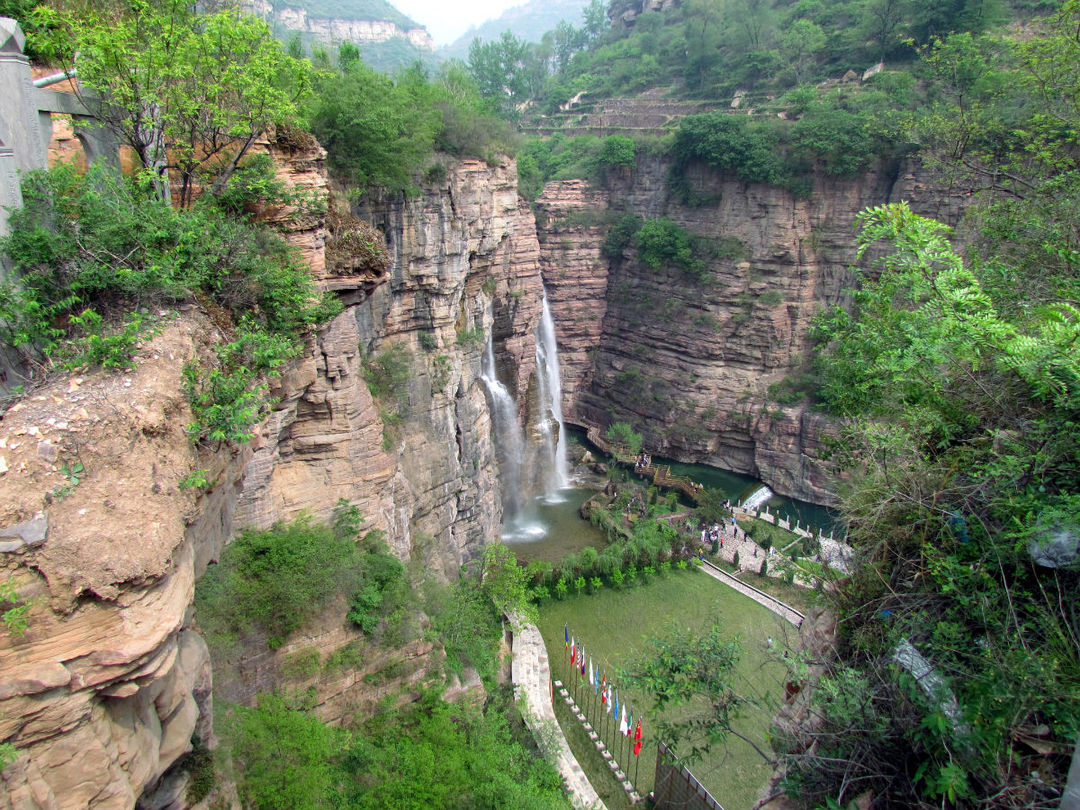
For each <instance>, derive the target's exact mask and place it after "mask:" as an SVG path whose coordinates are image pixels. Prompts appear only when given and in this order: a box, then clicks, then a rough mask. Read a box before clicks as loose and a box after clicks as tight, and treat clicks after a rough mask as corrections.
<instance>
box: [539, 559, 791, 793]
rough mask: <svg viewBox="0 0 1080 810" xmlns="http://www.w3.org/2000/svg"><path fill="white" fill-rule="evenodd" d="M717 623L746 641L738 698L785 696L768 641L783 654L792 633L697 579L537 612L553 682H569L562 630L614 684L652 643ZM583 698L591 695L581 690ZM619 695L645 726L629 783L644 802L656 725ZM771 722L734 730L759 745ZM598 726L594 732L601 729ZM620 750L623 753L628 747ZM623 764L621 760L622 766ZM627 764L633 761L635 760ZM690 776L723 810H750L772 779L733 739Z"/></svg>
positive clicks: (596, 767)
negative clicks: (621, 669) (657, 638)
mask: <svg viewBox="0 0 1080 810" xmlns="http://www.w3.org/2000/svg"><path fill="white" fill-rule="evenodd" d="M713 622H719V623H720V626H721V628H722V629H723V631H724V632H725V633H727V634H730V635H732V636H735V635H737V636H739V637H740V639H741V640H742V643H743V648H744V654H743V659H742V664H741V666H740V676H741V679H742V682H741V683H740V684H739V686H738V688H739V689H740V691H743V692H750V693H754V694H765V695H768V696H770V697H771V698H773V699H774V700H779V698H780V697H781V696H782V693H783V684H782V678H783V667H782V666H781V665H780V664H779V663H777V662H776V661H773V660H769V655H768V654H767V652H766V640H767V639H768V638H770V637H771V638H773V639H774V640H775V645H776V647H775V649H776V650H777V651H778V650H779V648H780V647H781V645H782V643H783V639H785V638H790V637H792V631H793V628H791V627H790V625H787V624H786V623H785V622H782V621H781V620H780V619H779V618H778V617H776V616H775V615H773V614H772V613H771V612H770V611H768V610H766V609H765V608H764V607H762V606H761V605H758V604H757V603H756V602H754V601H752V600H750V599H747V598H746V597H744V596H742V595H741V594H739V593H736V592H735V591H733V590H732V589H730V588H728V587H726V586H725V585H723V584H721V583H719V582H717V581H716V580H714V579H712V578H711V577H709V576H707V575H705V574H704V573H702V572H700V571H686V572H678V571H672V572H671V573H669V574H667V575H666V576H659V577H654V578H653V579H652V580H651V581H650V582H649V583H648V584H646V585H639V586H636V587H632V588H625V589H623V590H612V589H610V588H604V589H602V590H601V591H600V592H599V593H596V594H594V595H593V596H582V597H570V598H568V599H566V600H564V601H562V602H558V601H556V602H551V603H548V604H547V605H545V606H544V607H543V608H542V609H541V611H540V622H539V626H540V632H541V633H542V634H543V636H544V641H545V643H546V644H547V647H548V654H549V656H550V658H551V661H552V672H553V676H554V677H555V678H558V679H560V680H563V681H564V682H565V681H568V680H569V677H568V673H567V669H566V663H565V662H566V654H565V651H564V646H563V624H564V623H565V624H567V625H568V626H569V628H570V631H571V633H573V634H574V636H575V637H576V638H577V639H578V640H581V641H584V643H585V646H586V649H587V651H588V653H589V654H590V655H591V656H592V657H593V660H594V661H595V662H600V661H603V666H602V668H601V672H607V673H608V676H609V678H610V677H612V676H613V674H614V673H615V671H616V669H617V668H618V667H620V666H622V667H627V666H628V665H629V664H630V662H631V661H632V660H633V659H634V658H635V656H640V655H642V654H644V653H645V651H646V650H648V649H649V644H648V639H649V638H652V637H655V636H658V635H664V634H666V633H668V632H670V631H671V630H673V629H675V628H679V627H682V628H690V629H693V630H695V631H698V632H701V631H704V630H706V629H707V628H708V627H709V626H710V625H711V624H712V623H713ZM578 683H579V684H580V680H579V681H578ZM590 691H591V690H590ZM579 694H581V695H587V694H588V693H587V692H586V691H585V689H584V688H580V687H579ZM620 694H621V697H622V699H623V700H624V702H628V703H629V704H630V706H631V708H632V709H633V711H634V717H635V720H636V719H637V718H641V719H642V720H643V724H642V731H643V734H644V739H645V744H644V746H643V747H642V751H641V755H640V760H641V761H640V764H638V763H634V762H630V763H628V764H629V767H630V775H631V776H634V773H635V770H636V771H637V774H638V779H637V781H636V784H637V786H638V788H639V790H640V791H641V793H642V795H645V794H647V793H648V792H649V791H650V790H651V789H652V785H653V770H654V768H655V764H656V743H655V738H654V737H653V733H652V731H653V729H654V727H655V723H654V720H653V718H651V717H650V716H649V715H648V713H647V710H648V709H649V708H651V707H650V706H647V705H646V704H645V703H644V702H643V701H642V700H641V698H640V696H638V695H635V694H633V693H628V692H627V691H626V690H620ZM556 698H557V699H558V696H557V695H556ZM593 700H594V701H595V694H594V698H593ZM587 702H588V701H587V697H579V703H581V704H583V705H587ZM673 711H679V710H678V709H676V710H673ZM682 711H683V712H686V711H687V710H686V709H683V710H682ZM639 712H640V713H639ZM564 718H565V715H561V716H560V719H561V720H562V719H564ZM770 722H771V712H769V711H759V712H756V713H755V714H753V715H748V716H746V717H745V718H742V719H741V720H740V721H739V723H738V724H737V725H736V728H738V730H739V731H740V732H742V733H744V734H746V735H747V736H750V737H752V738H753V739H754V740H756V741H758V742H759V743H761V742H763V741H764V740H765V738H766V733H767V731H768V728H769V724H770ZM594 725H597V722H596V721H594ZM604 738H605V739H606V740H608V741H609V745H610V740H611V735H610V733H605V734H604ZM582 747H583V748H585V749H586V753H589V754H592V755H593V756H595V757H596V762H595V763H593V764H592V765H590V764H589V763H587V762H582V766H583V767H584V768H585V770H586V773H588V774H589V775H590V778H593V775H594V774H596V773H599V774H600V775H601V776H603V775H605V774H606V773H607V769H606V767H605V766H604V764H603V762H602V761H601V760H600V755H599V754H596V753H595V750H590V749H588V747H587V746H582ZM575 749H577V746H575ZM622 750H623V751H624V752H625V745H624V747H623V749H622ZM575 753H578V757H579V759H582V758H583V757H582V754H581V753H580V752H579V751H578V750H576V751H575ZM626 759H627V757H625V756H623V757H620V761H621V762H625V761H626ZM628 759H629V760H633V759H634V757H633V755H632V754H631V755H630V756H629V757H628ZM690 770H691V771H692V772H693V773H694V774H695V775H696V776H697V777H698V778H699V779H700V780H701V781H702V783H703V784H704V785H705V786H706V787H707V788H708V789H709V791H710V792H711V793H712V794H713V796H715V797H716V799H717V800H718V801H719V802H720V803H721V804H722V805H723V806H724V807H725V808H726V810H746V808H750V807H752V806H753V804H754V802H755V801H756V800H757V796H758V793H759V791H760V790H761V788H762V786H763V785H764V784H765V782H766V780H767V779H768V778H769V775H770V772H771V769H770V768H769V766H768V765H767V764H766V763H765V762H764V761H763V760H762V759H761V757H760V756H758V755H757V754H756V753H755V752H754V751H753V749H752V748H750V746H748V745H746V744H745V743H744V742H742V741H741V740H738V739H736V738H734V737H732V738H731V739H730V741H729V742H728V744H727V745H726V746H724V747H722V748H714V750H713V751H712V752H711V754H710V755H709V757H708V758H707V759H704V760H701V761H699V762H696V763H691V764H690ZM597 788H598V790H601V792H602V793H606V792H607V790H606V789H601V787H600V786H597ZM613 806H615V805H613Z"/></svg>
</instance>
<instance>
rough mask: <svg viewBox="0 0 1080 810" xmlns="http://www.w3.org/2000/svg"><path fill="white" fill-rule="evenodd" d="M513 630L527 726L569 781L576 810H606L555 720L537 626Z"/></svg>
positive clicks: (514, 676) (514, 674)
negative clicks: (587, 809)
mask: <svg viewBox="0 0 1080 810" xmlns="http://www.w3.org/2000/svg"><path fill="white" fill-rule="evenodd" d="M513 626H514V642H513V664H512V667H511V680H512V681H513V684H514V695H515V697H516V698H517V699H518V700H519V701H523V702H524V703H525V707H524V709H523V711H522V713H523V714H524V716H525V725H527V726H528V727H529V730H530V731H532V733H533V736H534V737H535V738H536V741H537V744H539V746H540V749H541V750H542V751H543V752H544V756H546V757H548V758H549V759H552V760H554V764H555V767H556V768H558V769H559V773H560V774H562V777H563V779H565V780H566V786H567V787H568V788H569V790H570V795H571V796H572V798H573V802H574V806H575V807H580V808H597V810H606V807H605V805H604V803H603V802H602V801H600V797H599V796H598V795H597V793H596V791H595V790H594V789H593V786H592V784H590V782H589V779H588V777H587V776H585V771H583V770H582V769H581V765H580V764H578V761H577V758H576V757H575V756H574V753H573V751H571V750H570V746H569V744H568V743H567V742H566V737H565V736H563V733H562V729H561V728H559V722H558V720H556V719H555V709H554V707H553V706H552V703H551V667H550V665H549V663H548V655H547V648H546V647H545V646H544V639H543V637H542V636H541V635H540V631H539V630H538V629H537V627H536V625H534V624H529V623H527V622H522V621H518V620H514V621H513Z"/></svg>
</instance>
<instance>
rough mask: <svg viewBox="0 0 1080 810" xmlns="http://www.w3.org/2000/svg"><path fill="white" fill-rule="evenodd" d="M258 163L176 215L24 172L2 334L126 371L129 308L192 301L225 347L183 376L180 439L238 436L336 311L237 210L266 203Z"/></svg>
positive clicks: (140, 180)
mask: <svg viewBox="0 0 1080 810" xmlns="http://www.w3.org/2000/svg"><path fill="white" fill-rule="evenodd" d="M259 165H261V164H257V165H256V168H255V169H252V170H251V172H250V173H247V172H246V170H245V172H240V176H239V178H234V182H233V183H231V184H230V185H228V186H226V188H225V196H224V197H223V198H222V199H220V200H217V199H215V198H213V197H210V196H209V195H207V196H204V197H203V198H201V199H200V200H198V201H197V202H196V204H195V205H194V206H193V207H191V208H189V209H174V208H172V207H171V206H169V205H167V204H166V203H163V202H161V201H160V200H158V199H157V198H156V196H155V195H154V194H153V192H152V183H151V182H150V181H149V180H148V179H147V178H146V177H145V176H138V177H135V178H132V179H127V178H122V177H118V176H116V175H115V174H113V173H112V172H110V171H108V170H106V169H104V168H101V167H99V166H92V167H91V168H90V169H89V170H88V171H87V173H86V174H85V175H79V174H78V173H77V172H75V170H74V169H73V168H72V167H71V166H68V165H66V164H65V165H60V166H58V167H56V168H55V169H52V170H50V171H49V172H41V171H39V172H30V173H29V174H27V175H26V176H25V177H24V178H23V184H22V188H23V199H24V206H23V208H21V209H19V210H17V211H14V212H13V213H12V216H11V234H10V235H9V236H7V237H5V238H4V239H3V240H0V250H2V251H3V252H4V253H6V254H7V255H8V256H9V257H10V258H11V259H12V265H13V272H14V278H15V283H14V284H13V285H12V286H11V287H10V288H8V289H7V290H6V291H5V292H6V295H0V324H3V329H4V332H5V335H4V337H5V338H6V339H7V341H8V342H9V343H11V345H13V346H15V347H18V348H20V350H22V351H23V352H24V353H25V354H28V355H37V353H40V354H41V355H43V356H44V357H45V358H46V360H47V361H53V360H60V361H62V362H65V363H68V364H72V363H74V364H80V363H93V364H100V365H103V366H105V367H125V366H128V365H130V364H131V362H132V356H133V353H134V351H135V348H136V347H137V343H138V340H139V338H140V337H141V336H142V335H143V334H144V331H145V319H144V316H143V315H142V314H141V312H140V311H139V308H140V307H147V306H163V305H164V306H167V305H169V304H170V303H173V302H176V301H179V300H182V299H185V298H188V297H191V296H192V295H193V296H194V297H195V298H196V299H197V300H198V301H199V302H200V303H201V304H202V305H203V307H204V308H205V309H206V310H207V311H208V312H209V313H210V314H211V316H212V317H214V319H215V321H217V322H218V323H219V325H220V326H221V327H222V328H223V329H226V330H232V329H234V328H235V330H236V332H237V334H238V338H237V339H236V340H234V341H233V342H232V343H230V344H229V345H227V346H226V347H223V348H222V349H219V351H218V356H217V358H216V359H215V360H212V361H210V362H208V363H207V362H204V363H203V364H201V365H199V366H192V371H190V372H188V373H187V374H186V375H185V389H186V391H187V393H188V395H189V398H190V400H191V402H192V406H193V410H195V411H196V424H195V425H194V426H193V427H192V428H191V430H190V432H191V433H192V435H193V436H194V437H195V438H198V439H210V438H213V439H215V440H217V441H219V442H220V441H225V440H229V441H243V440H245V439H246V438H247V437H250V435H251V431H250V427H251V426H252V425H253V424H254V422H255V421H257V420H258V419H259V418H261V415H262V413H263V412H264V411H265V408H266V407H267V405H268V402H267V400H266V398H265V388H264V387H262V386H263V384H262V377H263V375H265V374H266V373H267V372H270V371H272V370H274V369H276V368H277V367H278V366H280V365H281V364H282V363H284V362H285V361H286V360H288V359H289V358H290V357H292V356H294V355H295V353H296V351H297V347H298V345H299V342H298V337H299V335H300V333H301V332H303V331H304V330H305V329H307V328H309V327H311V326H313V325H316V324H318V323H322V322H323V321H325V320H326V319H328V318H329V317H332V316H333V315H334V314H336V313H337V312H338V311H340V305H339V304H338V303H337V302H336V300H335V299H333V298H331V297H328V296H324V295H319V294H318V293H317V292H316V289H315V286H314V283H313V281H312V279H311V278H310V276H309V275H308V273H307V271H306V268H304V267H303V266H302V265H300V263H299V262H298V261H297V260H296V259H295V257H294V256H293V254H292V252H291V251H290V249H289V248H288V247H287V245H286V244H285V242H284V241H283V240H282V239H280V238H279V237H278V236H276V235H274V234H272V233H270V232H269V231H267V230H266V229H265V228H263V227H261V226H257V225H255V224H252V223H251V222H250V221H249V220H248V219H246V218H245V217H244V216H242V215H238V214H237V213H236V210H237V209H238V208H240V209H242V208H244V206H246V205H247V203H248V202H250V201H252V200H253V199H254V198H256V197H257V198H259V199H264V198H266V197H268V196H272V195H273V194H274V192H273V190H272V189H271V188H270V187H269V186H267V185H266V184H264V183H260V182H256V179H257V177H258V176H260V175H259V172H260V171H263V169H258V166H259ZM264 168H265V167H264ZM253 178H256V179H253ZM245 184H246V185H245ZM217 405H220V406H221V407H220V408H216V409H215V406H217ZM211 434H213V435H212V436H211Z"/></svg>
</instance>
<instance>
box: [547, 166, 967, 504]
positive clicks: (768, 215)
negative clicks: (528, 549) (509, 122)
mask: <svg viewBox="0 0 1080 810" xmlns="http://www.w3.org/2000/svg"><path fill="white" fill-rule="evenodd" d="M666 176H667V167H666V166H665V165H664V164H663V163H662V162H661V161H659V160H657V159H654V158H645V159H643V160H642V161H641V162H640V164H639V166H638V167H637V169H635V170H634V171H632V172H629V173H626V174H623V175H615V174H613V175H611V176H609V178H608V180H607V187H606V188H604V189H597V188H592V187H590V186H589V185H588V184H587V183H585V182H584V181H579V180H568V181H563V182H558V183H551V184H549V185H548V187H547V188H546V189H545V190H544V193H543V194H542V195H541V197H540V199H539V201H538V203H537V205H538V208H539V211H540V216H539V219H540V221H541V223H542V224H541V226H540V227H539V229H538V237H539V242H540V248H541V250H540V265H541V269H542V272H543V274H544V281H545V284H546V285H547V288H548V293H549V296H550V297H551V300H552V308H553V312H554V317H555V323H556V328H557V331H558V337H559V344H560V350H561V352H562V357H563V361H562V362H563V372H564V377H565V379H564V381H563V391H564V398H565V399H566V402H564V411H565V413H566V414H568V418H569V419H571V421H574V422H577V423H579V424H581V425H584V426H594V425H595V426H600V427H602V428H603V427H606V426H607V425H609V424H610V423H611V422H613V421H625V422H628V423H630V424H631V426H632V427H633V428H634V429H635V430H636V431H638V432H641V433H642V434H643V435H644V437H645V443H646V446H647V447H648V448H649V449H650V450H651V451H652V452H654V453H658V454H660V455H664V456H670V457H674V458H679V459H682V460H685V461H693V462H698V463H703V464H709V465H713V466H716V467H721V468H723V469H727V470H732V471H735V472H740V473H745V474H748V475H751V476H754V477H756V478H760V479H762V480H764V481H765V482H767V483H768V484H769V485H770V486H771V487H772V488H773V489H774V490H775V491H777V492H779V493H781V494H786V495H791V496H794V497H798V498H802V499H805V500H809V501H813V502H817V503H829V502H831V500H832V497H833V495H832V490H833V486H834V484H833V482H832V480H831V473H830V470H829V469H828V468H827V467H826V466H825V465H823V464H822V462H821V461H820V459H821V453H820V450H821V446H822V443H823V441H825V439H826V437H827V436H828V435H829V433H830V431H831V430H832V429H833V428H832V427H831V426H830V424H829V422H828V421H827V420H826V419H824V418H823V417H821V416H820V415H819V414H816V413H814V412H813V411H811V410H809V409H808V406H807V405H806V404H805V402H799V400H800V399H802V398H801V397H800V396H799V395H798V394H797V393H795V394H794V395H792V394H791V393H790V392H791V391H792V390H795V389H797V387H798V384H799V375H800V374H805V373H807V372H808V371H809V358H810V354H811V350H812V347H811V343H810V339H809V328H810V324H811V321H812V319H813V317H814V315H815V314H817V313H818V312H820V311H822V310H823V309H824V308H825V307H828V306H831V305H834V304H838V303H845V302H847V301H848V300H849V296H850V292H849V290H850V288H851V286H852V284H853V281H854V277H853V275H852V274H851V273H850V271H849V270H848V267H849V266H850V265H851V263H852V262H854V260H855V240H854V229H853V223H854V219H855V215H856V213H857V212H858V211H860V210H862V209H863V208H865V207H867V206H870V205H878V204H881V203H885V202H891V201H895V200H900V199H907V200H909V201H911V203H912V206H913V208H915V209H916V210H917V211H919V212H920V213H924V214H927V215H930V216H936V217H939V218H942V219H944V220H945V221H947V222H955V221H956V220H957V219H958V216H959V213H960V212H961V211H962V210H963V207H964V205H965V204H966V202H967V201H968V197H967V195H966V194H965V193H963V192H956V193H955V194H954V193H950V192H949V191H948V190H947V189H942V188H940V187H939V186H937V185H936V184H935V183H934V182H932V180H931V179H927V173H926V172H924V171H923V170H922V169H921V168H920V167H919V166H918V165H917V164H904V165H900V166H892V167H885V168H882V169H879V170H876V171H872V172H868V173H867V174H866V175H864V176H861V177H859V178H856V179H853V180H849V181H839V180H834V179H829V178H818V179H817V180H816V182H815V185H814V188H813V191H812V193H811V194H810V195H809V196H807V197H806V198H796V197H794V196H793V195H792V194H791V193H789V192H787V191H784V190H782V189H778V188H773V187H767V186H759V185H746V184H743V183H740V182H738V181H736V180H734V179H732V178H730V177H726V176H723V175H719V174H716V173H714V172H711V171H709V170H707V169H705V168H704V167H697V168H696V169H695V170H693V171H691V173H690V175H689V177H688V180H689V185H690V188H691V190H692V191H693V192H697V194H698V196H700V197H702V198H708V199H710V200H712V202H711V203H710V204H707V205H702V206H698V207H691V206H687V205H684V204H681V203H680V202H679V201H678V200H677V199H675V198H674V197H673V196H672V195H671V194H670V193H669V190H668V186H667V183H666ZM627 214H636V215H638V216H640V217H642V218H643V219H645V220H653V219H658V218H661V217H666V218H669V219H671V220H672V221H674V222H675V223H676V224H677V225H678V226H680V227H681V228H683V229H685V230H686V231H687V232H689V233H690V234H692V235H693V236H694V237H696V238H698V239H699V241H700V248H699V253H700V254H701V256H702V258H703V260H704V262H705V270H704V273H703V274H702V277H701V278H700V279H698V278H695V277H694V276H693V275H692V274H690V273H688V272H686V271H683V270H679V269H678V268H674V267H665V268H661V269H658V270H657V269H653V268H651V267H648V266H646V265H645V264H644V263H643V262H641V261H639V260H638V258H637V255H636V250H635V249H634V247H633V245H630V246H628V247H627V248H626V249H625V250H624V251H623V257H622V258H621V259H619V258H618V257H616V259H615V260H613V259H612V258H611V257H609V256H605V255H604V252H603V251H602V250H601V245H602V242H603V238H604V235H605V234H606V233H607V232H608V229H609V228H610V226H611V224H612V223H613V222H614V221H616V220H618V219H619V217H620V216H623V215H627ZM785 394H787V396H785ZM787 401H793V402H794V404H790V405H784V404H782V403H783V402H787Z"/></svg>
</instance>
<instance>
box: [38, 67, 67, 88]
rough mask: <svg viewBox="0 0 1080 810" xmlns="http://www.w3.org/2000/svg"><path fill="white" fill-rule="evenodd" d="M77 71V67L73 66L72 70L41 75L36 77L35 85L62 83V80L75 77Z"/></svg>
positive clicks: (46, 85)
mask: <svg viewBox="0 0 1080 810" xmlns="http://www.w3.org/2000/svg"><path fill="white" fill-rule="evenodd" d="M75 72H76V70H75V68H72V69H71V70H62V71H60V72H59V73H53V74H51V75H49V76H41V77H39V78H37V79H34V87H49V86H51V85H54V84H60V82H63V81H67V80H68V79H73V78H75Z"/></svg>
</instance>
